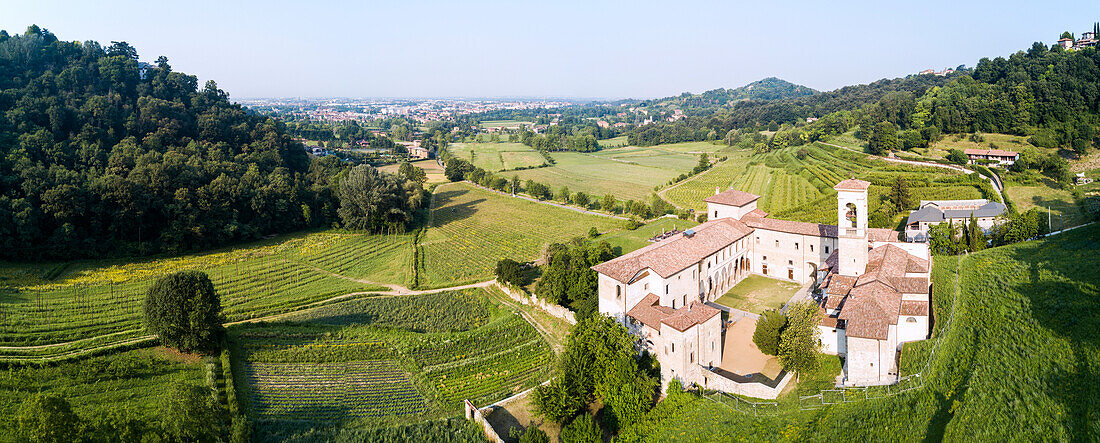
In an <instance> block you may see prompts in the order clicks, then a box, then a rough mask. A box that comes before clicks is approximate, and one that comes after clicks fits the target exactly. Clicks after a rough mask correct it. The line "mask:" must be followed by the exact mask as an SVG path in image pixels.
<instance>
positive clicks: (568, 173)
mask: <svg viewBox="0 0 1100 443" xmlns="http://www.w3.org/2000/svg"><path fill="white" fill-rule="evenodd" d="M725 148H726V147H725V146H724V145H715V144H711V143H706V142H690V143H676V144H670V145H658V146H650V147H646V148H638V147H634V146H626V147H622V148H614V149H604V150H601V151H597V152H592V153H580V152H554V153H551V154H550V155H551V157H553V158H554V162H555V163H554V165H553V166H550V167H546V168H538V169H531V170H526V171H516V174H517V175H518V176H519V177H520V178H521V179H523V180H535V181H537V182H541V183H545V184H547V185H549V186H550V187H551V188H553V189H555V190H556V189H558V188H560V187H562V186H567V187H569V190H570V191H573V192H577V191H581V192H585V193H588V194H590V195H595V196H602V195H604V194H608V193H610V194H612V195H614V196H615V197H617V198H619V199H620V200H625V199H634V200H640V199H644V198H646V197H647V196H648V195H649V194H652V193H653V189H654V188H655V187H657V186H664V185H666V184H668V182H669V181H670V180H672V179H673V178H675V177H676V176H679V175H680V174H683V173H686V172H689V171H691V169H692V168H694V167H695V165H697V164H698V163H699V153H702V152H708V153H710V154H711V156H712V158H713V157H716V156H719V155H724V154H722V153H719V152H718V151H721V150H723V149H725ZM723 152H724V151H723Z"/></svg>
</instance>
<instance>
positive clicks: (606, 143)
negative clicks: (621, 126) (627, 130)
mask: <svg viewBox="0 0 1100 443" xmlns="http://www.w3.org/2000/svg"><path fill="white" fill-rule="evenodd" d="M597 143H599V145H600V147H602V148H604V149H607V148H618V147H620V146H626V145H627V142H626V136H625V135H620V136H618V137H612V138H609V139H605V140H600V141H598V142H597Z"/></svg>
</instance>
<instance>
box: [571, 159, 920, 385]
mask: <svg viewBox="0 0 1100 443" xmlns="http://www.w3.org/2000/svg"><path fill="white" fill-rule="evenodd" d="M869 185H870V183H868V182H865V181H862V180H855V179H851V180H844V181H842V182H840V183H839V184H837V185H836V187H835V188H834V189H836V190H837V220H838V222H840V226H836V225H825V224H817V223H804V222H795V221H788V220H778V219H772V218H768V214H767V213H765V212H764V211H761V210H760V209H759V208H757V206H756V203H757V200H758V199H759V196H756V195H753V194H750V193H747V192H742V191H738V190H728V191H725V192H718V193H716V194H715V195H713V196H711V197H708V198H707V199H706V200H705V201H706V203H707V216H708V218H709V219H710V220H708V221H707V222H706V223H703V224H701V225H698V226H696V227H694V228H692V229H689V230H687V231H684V232H683V233H682V234H680V235H677V236H676V237H674V238H671V239H668V240H664V241H661V242H658V243H654V244H652V245H649V246H647V247H644V248H642V249H639V250H636V251H633V252H631V253H628V254H625V255H623V256H621V257H618V258H615V259H613V260H609V261H607V262H604V263H601V264H598V265H596V266H593V268H592V269H594V270H595V271H596V272H597V273H598V282H599V283H598V287H599V289H598V291H599V294H598V295H599V311H600V312H601V313H603V314H606V315H610V316H612V317H614V318H617V319H619V320H620V321H621V322H623V324H624V325H625V326H627V328H628V329H629V330H630V331H631V332H633V333H634V334H635V335H637V336H638V337H639V346H640V347H641V348H643V349H646V350H648V351H649V352H650V353H652V354H654V355H656V356H657V359H658V361H659V362H660V364H661V375H662V379H663V380H664V381H666V382H667V381H668V380H669V379H671V378H677V379H679V380H681V381H682V382H683V383H685V384H691V383H697V384H699V385H701V386H708V387H711V388H719V389H721V387H719V385H716V384H715V382H716V381H720V380H722V379H723V375H722V373H721V372H720V371H716V370H715V369H714V368H713V367H714V366H716V365H718V364H719V363H720V362H722V359H723V355H722V352H723V349H725V347H724V340H726V338H725V334H724V333H723V331H724V327H723V323H722V320H721V315H720V310H719V309H718V308H717V307H718V305H715V304H713V303H712V302H713V301H715V300H716V299H718V298H719V297H721V296H722V295H723V294H725V292H726V291H727V290H729V289H730V288H731V287H733V286H734V285H736V284H737V283H738V282H740V281H741V280H743V279H744V278H745V277H747V276H749V275H750V274H756V275H762V276H766V277H770V278H775V279H780V280H786V281H792V282H797V283H802V284H811V285H813V286H815V287H817V286H819V285H821V284H824V294H825V295H827V296H822V297H821V298H820V299H819V300H818V301H819V302H820V309H821V310H822V312H823V313H824V314H825V317H824V320H822V322H821V325H820V328H821V330H822V332H823V334H822V340H823V342H824V343H823V348H824V350H825V351H826V352H830V353H833V354H839V355H846V360H845V368H844V372H845V382H846V383H849V384H859V385H867V384H883V383H891V382H893V381H895V380H896V378H897V369H896V364H895V362H896V361H897V353H898V350H899V349H900V346H901V344H902V343H904V342H907V341H912V340H919V339H924V338H927V336H928V331H929V329H928V328H929V325H930V323H931V322H930V321H929V318H930V317H929V315H930V312H929V311H930V308H929V306H928V305H929V298H928V297H929V294H930V285H929V279H928V274H929V270H930V266H931V256H930V255H929V253H928V248H927V245H925V244H920V243H902V242H899V241H898V240H897V237H898V235H897V233H896V232H894V231H892V230H889V229H871V228H868V227H867V188H868V186H869ZM899 325H900V326H899ZM730 339H735V338H732V337H731V338H730ZM736 339H744V338H743V337H741V338H736ZM725 381H726V382H728V381H729V380H725ZM708 383H709V385H708ZM730 383H733V382H730ZM721 386H729V384H725V385H721ZM741 392H745V391H741ZM774 394H775V395H777V394H778V392H775V393H774ZM772 398H774V397H772Z"/></svg>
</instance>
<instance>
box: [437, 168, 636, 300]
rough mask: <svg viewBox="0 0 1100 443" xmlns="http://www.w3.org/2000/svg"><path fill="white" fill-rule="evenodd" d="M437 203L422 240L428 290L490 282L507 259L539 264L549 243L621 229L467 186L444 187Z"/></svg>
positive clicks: (615, 224)
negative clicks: (589, 232)
mask: <svg viewBox="0 0 1100 443" xmlns="http://www.w3.org/2000/svg"><path fill="white" fill-rule="evenodd" d="M432 198H433V208H432V215H431V217H432V226H431V227H430V228H429V229H428V230H427V231H425V233H424V235H423V236H421V239H420V249H421V250H422V253H423V257H424V269H423V272H422V273H421V284H422V285H423V286H425V287H444V286H454V285H459V284H464V283H473V282H476V281H480V280H488V279H491V278H492V272H493V267H494V266H496V263H497V261H498V260H500V259H502V258H512V259H514V260H534V259H537V258H538V257H539V254H540V253H541V252H542V250H543V248H544V247H546V246H547V245H549V244H550V243H555V242H565V241H568V240H569V239H571V238H573V237H577V236H584V235H587V233H588V230H589V229H590V228H592V227H596V228H597V229H599V230H600V231H601V232H606V231H608V230H610V229H612V228H614V227H618V226H619V225H620V223H621V222H620V221H618V220H615V219H611V218H608V217H600V216H595V215H589V214H583V213H579V212H576V211H571V210H568V209H562V208H556V207H553V206H550V205H546V204H541V203H535V202H531V201H527V200H523V199H518V198H512V197H507V196H503V195H500V194H497V193H495V192H491V191H486V190H484V189H481V188H477V187H474V186H472V185H469V184H466V183H455V184H450V185H446V186H440V187H439V188H437V189H436V191H435V194H434V195H433V197H432Z"/></svg>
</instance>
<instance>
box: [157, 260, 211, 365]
mask: <svg viewBox="0 0 1100 443" xmlns="http://www.w3.org/2000/svg"><path fill="white" fill-rule="evenodd" d="M221 310H222V304H221V297H220V296H219V295H218V293H217V291H215V290H214V284H213V283H211V282H210V277H208V276H207V275H206V273H205V272H201V271H180V272H176V273H174V274H169V275H165V276H163V277H161V278H158V279H157V281H156V282H154V283H153V285H152V286H150V287H149V291H148V293H147V295H146V296H145V328H146V329H147V330H148V331H149V332H151V333H153V334H156V335H157V336H158V337H159V338H160V341H161V343H163V344H164V345H165V346H168V347H171V348H175V349H178V350H179V351H181V352H188V353H192V352H202V353H212V352H214V351H216V350H217V349H218V346H219V345H218V343H219V339H220V335H221V333H222V321H223V319H222V315H221Z"/></svg>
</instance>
